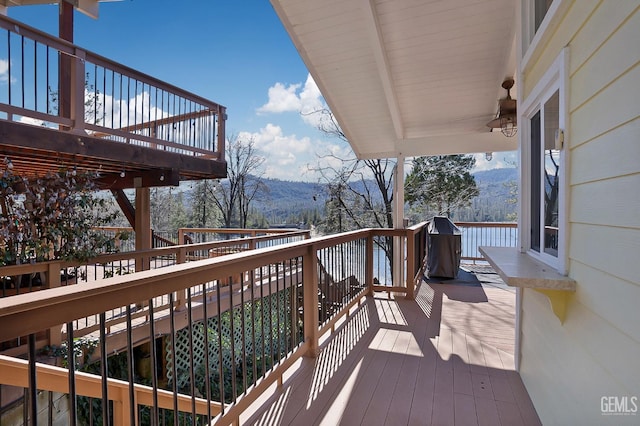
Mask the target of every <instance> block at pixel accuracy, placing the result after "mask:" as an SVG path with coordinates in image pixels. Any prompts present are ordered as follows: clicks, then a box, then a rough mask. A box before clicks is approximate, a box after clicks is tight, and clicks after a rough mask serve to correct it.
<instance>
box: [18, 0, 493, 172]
mask: <svg viewBox="0 0 640 426" xmlns="http://www.w3.org/2000/svg"><path fill="white" fill-rule="evenodd" d="M99 7H100V16H99V18H98V19H97V20H95V19H92V18H89V17H87V16H85V15H84V14H82V13H77V12H76V14H75V26H74V28H75V39H74V42H75V44H77V45H79V46H81V47H83V48H85V49H87V50H90V51H92V52H95V53H97V54H100V55H102V56H105V57H107V58H109V59H111V60H114V61H116V62H119V63H122V64H123V65H126V66H128V67H131V68H134V69H136V70H139V71H142V72H144V73H146V74H149V75H151V76H153V77H156V78H158V79H160V80H163V81H165V82H168V83H171V84H173V85H175V86H178V87H180V88H182V89H185V90H188V91H190V92H193V93H195V94H197V95H199V96H202V97H204V98H207V99H209V100H212V101H214V102H217V103H219V104H222V105H224V106H226V107H227V112H228V120H227V136H230V135H237V136H241V137H243V138H252V139H253V140H254V141H255V143H256V147H257V148H258V149H259V150H260V152H261V153H262V155H263V156H264V157H265V159H266V161H265V168H266V176H267V177H271V178H277V179H283V180H307V181H315V180H317V178H316V176H315V175H314V174H313V173H312V172H310V171H308V167H307V166H308V165H309V164H312V165H314V164H316V163H317V162H318V155H322V154H326V153H328V152H331V153H333V154H336V155H338V156H342V157H346V156H349V155H350V153H351V151H350V149H349V147H348V145H347V144H345V143H343V142H341V141H339V140H337V139H330V138H328V137H327V136H325V135H323V134H321V133H320V132H319V131H318V130H317V129H316V125H315V123H314V120H313V116H311V117H309V116H305V115H302V114H301V113H300V112H301V111H302V112H308V111H312V110H315V109H317V108H320V107H322V106H324V105H325V104H324V101H323V99H322V96H321V94H320V92H319V90H318V88H317V86H316V85H315V82H314V81H313V79H312V78H311V77H310V75H309V73H308V71H307V68H306V67H305V65H304V63H303V62H302V60H301V59H300V56H299V55H298V52H297V51H296V49H295V47H294V45H293V43H292V42H291V40H290V38H289V36H288V34H287V33H286V31H285V29H284V28H283V26H282V24H281V23H280V21H279V19H278V17H277V15H276V13H275V11H274V10H273V8H272V7H271V4H270V3H269V2H268V1H267V0H241V1H213V0H192V1H185V2H175V1H168V0H154V1H150V0H123V1H116V2H104V3H100V6H99ZM8 15H9V17H11V18H13V19H16V20H19V21H21V22H24V23H26V24H27V25H31V26H33V27H36V28H38V29H40V30H43V31H46V32H49V33H52V34H57V32H58V6H57V5H42V6H22V7H11V8H9V13H8ZM503 158H504V156H503V155H502V154H501V153H496V154H495V155H494V159H493V161H492V162H491V163H486V161H484V155H480V156H478V158H477V168H478V169H485V168H489V167H498V166H500V163H502V162H503Z"/></svg>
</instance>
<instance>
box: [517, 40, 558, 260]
mask: <svg viewBox="0 0 640 426" xmlns="http://www.w3.org/2000/svg"><path fill="white" fill-rule="evenodd" d="M567 61H568V48H565V49H563V51H562V52H561V54H560V56H559V57H558V58H557V59H556V60H555V61H554V63H553V64H552V65H551V67H549V69H548V70H547V72H546V73H545V74H544V75H543V76H542V78H541V79H540V80H539V81H538V84H537V85H536V86H535V87H534V89H533V90H532V91H531V93H530V94H529V96H528V97H527V99H525V100H524V101H523V102H522V114H523V116H522V117H521V119H520V120H521V123H522V124H523V129H522V133H521V138H522V140H521V156H522V157H521V165H522V166H523V173H522V186H521V188H522V191H521V206H522V207H521V208H522V210H521V215H522V216H521V217H522V222H521V232H522V233H521V235H522V237H523V240H522V241H521V246H522V248H523V249H524V250H525V251H527V252H529V253H530V254H532V255H533V256H535V257H537V258H539V259H540V260H542V261H543V262H545V263H547V264H549V265H552V266H554V267H555V268H557V269H558V270H559V271H560V272H564V268H565V265H566V261H565V259H564V244H565V240H566V234H567V232H566V231H567V220H568V219H567V213H566V212H567V210H566V202H565V196H566V179H565V169H566V167H565V164H566V161H567V159H566V156H567V154H568V153H567V150H564V149H563V147H562V145H561V143H560V142H559V141H558V142H556V141H557V137H558V136H557V135H559V134H560V131H561V129H562V130H564V129H566V127H567V119H566V117H567V114H566V113H565V112H564V109H565V106H566V104H567V102H566V100H565V96H566V94H567V92H566V90H565V82H566V81H568V77H567V76H566V72H567V69H568V68H567Z"/></svg>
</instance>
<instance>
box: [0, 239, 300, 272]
mask: <svg viewBox="0 0 640 426" xmlns="http://www.w3.org/2000/svg"><path fill="white" fill-rule="evenodd" d="M308 232H309V231H294V232H287V233H281V234H278V235H261V236H257V237H251V238H233V239H230V240H220V241H210V242H205V243H196V244H181V245H174V246H169V247H156V248H150V249H145V250H136V251H124V252H118V253H107V254H101V255H99V256H96V257H94V258H92V259H89V260H88V261H85V262H81V261H71V260H48V261H44V262H37V263H25V264H22V265H7V266H0V276H16V275H23V274H30V273H34V272H46V271H48V269H49V265H51V264H59V265H60V266H61V267H63V268H67V267H74V266H79V265H81V264H85V263H108V262H115V261H118V260H126V259H138V258H143V257H154V256H168V255H172V254H177V253H179V252H180V250H186V251H187V252H188V253H189V252H195V251H199V250H207V249H213V248H221V247H230V246H237V245H239V244H248V243H250V242H251V241H254V242H262V241H269V240H277V239H281V238H283V237H297V236H306V235H307V234H308Z"/></svg>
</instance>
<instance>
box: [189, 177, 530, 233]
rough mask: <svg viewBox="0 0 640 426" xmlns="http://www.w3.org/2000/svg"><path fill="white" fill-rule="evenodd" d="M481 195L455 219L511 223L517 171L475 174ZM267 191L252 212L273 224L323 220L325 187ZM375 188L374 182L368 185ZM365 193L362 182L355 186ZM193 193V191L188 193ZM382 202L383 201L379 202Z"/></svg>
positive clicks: (272, 184)
mask: <svg viewBox="0 0 640 426" xmlns="http://www.w3.org/2000/svg"><path fill="white" fill-rule="evenodd" d="M473 175H474V176H475V178H476V183H477V184H478V188H479V190H480V195H479V196H478V197H476V198H475V199H474V200H473V205H472V207H471V208H467V209H463V210H461V211H457V212H454V215H453V217H454V220H459V221H504V220H511V219H512V218H513V217H514V216H513V215H514V214H515V209H516V206H515V204H510V203H508V202H507V200H508V199H509V198H513V196H510V195H509V183H510V182H511V183H515V181H516V180H517V177H518V173H517V169H515V168H505V169H493V170H487V171H481V172H476V173H474V174H473ZM263 182H264V184H265V186H266V187H267V188H268V191H267V193H266V194H265V195H264V196H261V197H259V199H255V200H254V201H253V202H252V204H251V208H252V210H255V211H257V212H259V213H260V214H261V215H262V216H264V218H265V219H266V220H267V221H268V222H269V224H271V225H281V224H285V223H297V222H300V221H303V220H302V218H303V217H307V218H310V217H315V218H318V217H322V216H323V215H324V207H325V203H326V201H327V198H328V196H329V194H328V191H327V189H326V184H319V183H312V182H294V181H284V180H278V179H264V178H263ZM369 183H370V184H371V185H372V186H373V185H375V184H374V182H373V181H371V182H368V184H369ZM354 185H355V187H356V188H357V190H358V191H362V189H363V188H362V187H363V183H362V182H356V183H354ZM187 192H190V191H187ZM373 193H374V194H377V190H376V191H373ZM379 201H380V200H379Z"/></svg>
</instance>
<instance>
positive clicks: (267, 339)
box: [165, 289, 300, 389]
mask: <svg viewBox="0 0 640 426" xmlns="http://www.w3.org/2000/svg"><path fill="white" fill-rule="evenodd" d="M290 294H291V293H290V290H289V289H287V290H284V291H281V292H280V293H278V294H277V295H274V296H273V297H264V298H263V299H262V300H261V301H256V302H255V303H253V304H252V303H245V304H244V307H243V308H242V307H236V308H234V309H233V328H232V327H231V315H230V312H229V311H227V312H224V313H223V314H222V315H221V317H220V321H221V322H222V326H221V327H219V326H218V322H219V320H218V317H217V316H215V317H212V318H209V319H208V320H207V333H208V334H207V342H208V346H209V354H208V355H209V370H210V372H211V375H213V376H214V377H216V378H217V377H218V375H219V371H220V334H219V333H218V330H221V335H222V336H221V337H222V365H223V371H224V374H229V375H230V374H231V372H232V371H233V367H234V365H235V367H236V369H237V368H239V367H241V366H242V363H243V359H247V358H253V356H254V354H256V357H257V358H260V357H261V356H262V354H263V348H264V352H265V353H266V354H267V355H269V354H278V353H283V352H284V351H286V350H287V349H289V350H290V349H291V347H290V345H289V346H287V342H290V341H291V328H292V324H291V322H292V319H291V310H290V309H289V306H290V302H289V300H290ZM243 314H244V315H243ZM243 316H244V327H243ZM254 324H255V329H254V327H253V325H254ZM299 327H300V325H299V324H297V321H296V324H293V328H294V330H295V332H296V333H299ZM204 330H205V327H204V323H203V322H199V323H196V324H194V325H193V326H192V334H193V365H194V371H195V376H196V377H195V382H196V387H197V388H200V387H201V386H202V384H204V383H205V377H204V372H205V371H206V370H205V362H206V359H205V358H206V357H205V355H206V354H205V338H204ZM232 330H233V333H232ZM254 330H255V331H254ZM171 337H172V336H168V338H167V339H166V348H165V349H166V359H167V370H168V371H167V378H168V379H169V383H170V384H171V383H173V371H172V368H171V365H172V363H173V352H172V339H171ZM232 337H233V339H232ZM232 341H233V345H232ZM263 344H264V346H263ZM189 345H190V343H189V328H184V329H182V330H179V331H178V332H176V339H175V346H176V355H177V356H176V372H177V377H178V380H177V385H178V389H187V388H188V387H189V386H190V354H189ZM276 357H277V355H276Z"/></svg>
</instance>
